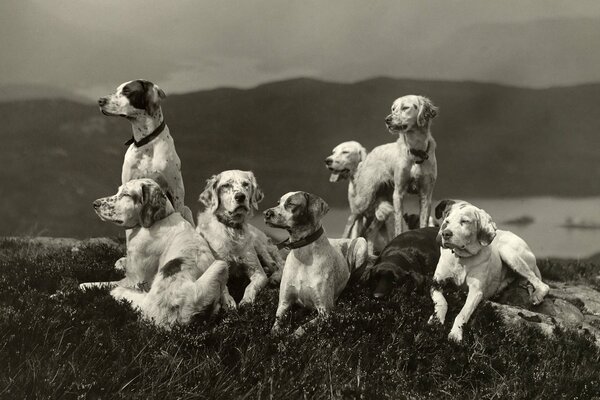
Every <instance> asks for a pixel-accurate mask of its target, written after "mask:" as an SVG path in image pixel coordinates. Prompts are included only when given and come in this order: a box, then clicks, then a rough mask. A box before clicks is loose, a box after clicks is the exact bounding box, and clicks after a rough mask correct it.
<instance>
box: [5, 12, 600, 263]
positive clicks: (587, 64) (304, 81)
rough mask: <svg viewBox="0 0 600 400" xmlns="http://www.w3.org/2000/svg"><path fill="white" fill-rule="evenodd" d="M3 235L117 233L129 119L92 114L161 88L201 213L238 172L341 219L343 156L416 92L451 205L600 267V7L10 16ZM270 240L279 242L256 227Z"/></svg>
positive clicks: (334, 230)
mask: <svg viewBox="0 0 600 400" xmlns="http://www.w3.org/2000/svg"><path fill="white" fill-rule="evenodd" d="M0 15H1V16H2V23H1V24H0V35H1V37H2V40H0V52H1V53H0V54H2V62H0V120H1V121H2V123H1V124H0V143H1V145H0V160H2V168H0V188H1V195H2V196H1V197H0V221H1V222H0V235H48V236H71V237H93V236H103V235H111V236H115V235H122V232H121V230H120V229H118V228H115V227H112V226H110V225H108V224H106V223H102V222H101V221H99V220H98V218H97V217H96V216H95V214H94V213H93V209H92V207H91V202H92V201H93V200H94V199H96V198H98V197H102V196H106V195H109V194H112V193H114V192H115V190H116V187H117V186H118V185H119V184H120V170H121V165H122V160H123V155H124V152H125V146H124V145H123V143H124V142H125V141H126V140H127V139H128V138H129V136H130V127H129V124H128V122H126V121H125V120H121V119H117V118H108V117H105V116H103V115H102V114H101V113H100V112H99V110H98V108H97V106H96V104H95V101H96V99H97V98H98V97H100V96H102V95H106V94H108V93H110V92H111V91H113V90H114V88H115V87H116V86H117V85H118V84H120V83H121V82H124V81H128V80H131V79H136V78H144V79H148V80H151V81H153V82H155V83H157V84H158V85H160V86H161V88H163V89H164V90H165V92H166V93H167V95H168V97H167V98H166V99H165V100H164V102H163V111H164V113H165V118H166V121H167V123H168V125H169V127H170V130H171V132H172V134H173V136H174V138H175V143H176V147H177V151H178V153H179V155H180V158H181V160H182V164H183V167H182V171H183V177H184V181H185V185H186V202H187V203H188V205H189V206H190V207H191V208H192V210H194V211H195V210H197V209H198V206H197V198H198V195H199V193H200V192H201V191H202V188H203V187H204V182H205V180H206V179H207V178H209V177H210V176H211V175H213V174H216V173H218V172H219V171H221V170H224V169H231V168H239V169H251V170H253V171H254V172H255V173H256V175H257V177H258V180H259V183H260V184H261V186H262V187H263V189H264V192H265V194H266V198H265V200H264V202H263V203H262V204H261V209H265V208H267V206H270V205H272V204H273V203H274V202H275V201H276V199H277V198H279V197H280V195H281V194H283V193H285V192H288V191H291V190H306V191H311V192H314V193H316V194H319V195H320V196H322V197H323V198H324V199H326V200H327V202H328V203H329V204H330V205H331V206H332V212H331V213H330V214H329V215H328V217H327V220H326V222H325V225H326V229H327V230H328V233H329V234H330V235H331V236H335V235H339V233H341V227H342V224H343V221H344V219H345V214H346V210H345V207H346V204H347V201H346V184H344V183H338V184H332V183H330V182H329V181H328V176H329V174H328V171H327V170H326V169H325V168H324V164H323V160H324V158H325V157H326V156H327V155H328V154H329V153H330V150H331V149H332V148H333V147H334V146H335V145H336V144H338V143H340V142H342V141H346V140H358V141H360V142H361V143H362V144H363V145H364V146H365V147H367V148H368V149H372V148H373V147H374V146H377V145H379V144H383V143H386V142H390V141H392V140H394V137H392V136H391V135H390V134H389V133H388V132H387V130H386V129H385V124H384V122H383V119H384V118H385V116H386V115H387V114H388V112H389V107H390V105H391V103H392V101H393V100H394V99H395V98H396V97H399V96H402V95H405V94H422V95H425V96H427V97H430V98H431V99H432V100H433V102H434V103H435V104H436V105H437V106H438V107H439V108H440V112H439V115H438V117H437V118H436V119H435V120H434V124H433V128H432V131H433V135H434V137H435V139H436V141H437V143H438V149H437V153H436V155H437V158H438V165H439V177H438V182H437V185H436V189H435V192H434V196H435V198H436V199H441V198H446V197H451V198H462V199H466V200H470V201H473V202H474V203H476V204H477V205H479V206H481V207H483V208H485V209H486V210H487V211H489V212H490V213H491V214H492V216H493V217H494V218H495V220H496V222H497V223H498V225H499V227H501V228H506V229H511V230H513V231H515V232H517V233H518V234H520V235H521V236H523V237H524V238H525V240H526V241H527V242H529V243H530V244H531V246H532V248H533V250H534V251H535V252H536V254H538V255H544V256H568V257H582V258H585V257H588V256H590V255H592V254H594V253H596V252H598V251H599V250H600V229H599V228H600V155H599V152H598V149H599V148H600V135H599V132H600V117H599V116H600V113H599V112H598V104H599V102H600V68H598V65H600V51H599V50H598V49H599V47H598V43H600V3H598V2H597V1H577V2H565V1H549V0H540V1H497V2H489V1H488V2H482V1H479V0H469V1H453V2H448V1H422V2H421V1H419V2H416V1H415V2H412V1H411V2H408V1H376V2H365V1H327V2H324V1H294V2H282V1H277V0H265V1H252V2H241V1H202V2H198V1H183V0H182V1H175V2H153V1H138V0H132V1H127V2H124V1H118V0H106V1H101V2H100V1H96V0H94V1H92V0H57V1H51V2H50V1H44V0H35V1H34V0H21V1H13V0H8V1H3V2H2V3H0ZM256 223H257V225H258V226H259V227H261V228H264V225H263V224H262V222H261V221H260V218H257V219H256Z"/></svg>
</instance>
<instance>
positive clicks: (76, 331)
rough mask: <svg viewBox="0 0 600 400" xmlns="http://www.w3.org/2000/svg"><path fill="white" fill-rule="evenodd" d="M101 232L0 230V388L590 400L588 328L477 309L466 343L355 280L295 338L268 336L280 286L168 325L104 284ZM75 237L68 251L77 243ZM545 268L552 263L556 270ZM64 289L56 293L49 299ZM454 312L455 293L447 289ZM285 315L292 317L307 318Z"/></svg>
mask: <svg viewBox="0 0 600 400" xmlns="http://www.w3.org/2000/svg"><path fill="white" fill-rule="evenodd" d="M106 242H107V241H104V244H102V243H99V242H96V243H95V244H91V245H88V246H82V245H79V246H73V245H72V244H69V245H68V246H66V247H58V248H50V249H49V250H48V249H46V250H44V251H43V252H40V245H39V244H35V243H33V242H32V243H31V244H30V245H27V244H24V243H23V241H12V240H6V239H2V240H0V280H1V281H2V285H0V342H1V343H2V346H0V366H1V368H0V398H6V399H25V398H52V399H58V398H103V399H104V398H115V399H120V398H122V399H164V398H178V399H242V398H273V399H303V398H308V399H325V398H327V399H330V398H336V399H338V398H345V399H381V398H390V399H431V398H435V399H457V398H465V399H466V398H469V399H471V398H477V399H496V398H501V399H524V398H540V399H550V398H552V399H554V398H557V399H591V398H597V397H594V396H599V395H600V392H599V388H600V380H599V379H600V378H599V377H600V363H599V362H598V357H599V353H598V349H597V347H596V346H595V345H594V343H593V341H592V340H591V338H586V337H584V336H578V335H577V334H575V333H573V332H568V331H559V332H558V333H557V335H556V337H555V338H553V339H549V338H547V337H545V336H544V335H543V334H542V333H541V332H540V331H539V330H537V329H533V328H527V329H514V328H509V327H507V326H505V325H504V324H503V323H502V322H501V318H500V317H499V316H498V315H497V314H496V313H495V311H494V310H493V309H492V308H491V307H490V306H489V305H488V304H487V303H484V304H482V305H481V306H479V307H478V308H477V310H476V312H475V313H474V315H473V318H472V319H471V321H470V322H469V324H468V326H467V327H466V329H465V339H464V342H463V344H461V345H456V344H453V343H449V342H448V341H447V338H446V336H447V334H448V331H449V329H450V325H448V324H447V325H445V326H443V327H442V326H439V325H434V326H429V325H427V318H428V316H429V315H430V314H431V312H432V307H433V306H432V303H431V299H430V298H429V296H428V294H427V293H426V292H427V291H425V293H415V292H412V291H411V290H410V289H409V288H408V287H402V288H399V289H397V290H396V291H395V292H394V294H393V296H392V297H391V298H389V299H386V300H383V301H377V300H374V299H372V298H371V297H370V296H369V295H368V291H367V290H366V289H365V288H364V287H352V288H350V289H348V290H346V291H345V292H344V293H343V294H342V295H341V297H340V299H339V301H338V305H337V306H336V311H335V313H333V315H332V317H331V318H330V320H328V321H326V322H323V323H320V324H319V325H318V326H317V327H316V328H315V329H311V330H308V331H307V333H306V335H305V336H304V337H303V338H301V339H294V338H292V337H290V336H284V337H282V338H277V339H276V338H272V337H271V336H270V335H269V330H270V328H271V326H272V324H273V322H274V315H275V308H276V305H277V293H278V291H277V289H273V288H270V289H265V290H264V291H263V292H261V293H260V294H259V296H258V299H257V303H256V304H255V306H253V307H249V308H246V309H243V310H241V311H240V312H239V313H228V314H221V315H220V316H218V317H217V318H216V319H215V320H213V321H194V322H193V323H192V324H191V325H190V326H187V327H176V328H175V329H174V330H172V331H171V332H166V331H163V330H160V329H157V328H155V327H154V326H152V325H151V324H149V323H146V322H142V321H140V320H139V318H138V315H137V314H136V313H135V312H133V311H132V310H131V308H129V307H128V306H127V305H126V304H124V303H119V302H116V301H115V300H113V298H112V297H111V296H110V295H109V294H108V292H107V290H105V289H95V290H89V291H86V292H81V291H79V290H78V289H77V286H76V285H77V284H78V283H80V282H86V281H90V280H114V279H118V275H117V272H115V270H114V268H113V264H114V261H115V260H116V259H118V258H119V257H120V256H121V254H122V249H119V248H118V247H115V246H108V245H107V244H106ZM72 247H73V248H72ZM597 268H598V265H597V264H595V265H592V264H586V263H581V262H572V261H566V260H563V261H548V260H542V261H541V262H540V269H541V270H542V274H543V275H544V276H545V277H549V278H552V279H557V278H559V279H563V280H566V279H569V280H571V279H573V280H577V281H581V280H583V281H588V283H593V280H592V278H593V277H594V276H595V275H596V273H597ZM553 271H554V273H553ZM57 290H60V291H61V293H60V294H58V295H56V296H53V295H55V294H56V293H57ZM447 298H448V301H449V305H450V310H449V314H448V321H452V320H453V318H454V316H455V315H456V314H457V313H458V311H459V310H460V306H461V305H462V304H463V302H464V295H461V294H459V293H457V292H451V291H448V292H447ZM312 317H313V315H312V314H309V315H304V316H303V315H301V313H299V312H294V313H293V315H292V316H291V318H290V320H289V321H288V322H289V323H290V324H291V325H292V326H293V327H295V326H297V325H298V324H300V323H301V322H303V321H305V320H307V319H308V318H312Z"/></svg>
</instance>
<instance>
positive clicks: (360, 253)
mask: <svg viewBox="0 0 600 400" xmlns="http://www.w3.org/2000/svg"><path fill="white" fill-rule="evenodd" d="M328 210H329V206H328V205H327V203H326V202H325V201H324V200H323V199H321V198H320V197H318V196H316V195H314V194H311V193H307V192H290V193H286V194H285V195H283V196H282V197H281V199H280V200H279V204H278V205H277V206H276V207H273V208H269V209H268V210H266V211H265V212H264V215H265V223H266V224H267V225H269V226H272V227H275V228H281V229H285V230H287V231H288V233H289V235H290V237H289V238H288V239H287V240H286V241H284V242H282V243H280V244H279V245H278V246H279V247H285V248H288V249H290V253H289V254H288V256H287V258H286V260H285V267H284V268H283V275H282V277H281V285H280V288H279V304H278V306H277V312H276V315H275V323H274V325H273V328H272V330H271V333H272V334H273V335H279V334H280V333H281V332H282V322H283V318H284V316H285V314H286V313H287V312H288V311H289V309H290V308H291V307H292V306H293V305H294V304H298V305H301V306H303V307H306V308H309V309H316V310H317V313H318V315H317V317H316V318H314V319H313V320H311V321H310V322H308V323H307V324H305V325H304V326H300V327H299V328H298V329H297V330H296V331H295V333H294V334H295V335H296V336H301V335H302V334H303V333H304V332H305V330H306V328H308V327H309V326H312V325H314V324H316V323H317V321H318V320H319V319H323V318H327V316H328V315H329V314H330V312H331V310H332V309H333V307H334V304H335V301H336V299H337V298H338V296H339V295H340V293H341V292H342V290H343V289H344V288H345V287H346V284H347V283H348V281H349V279H350V277H351V275H352V272H353V271H355V270H361V271H362V270H364V268H365V266H366V265H367V263H368V261H369V257H368V251H367V242H366V240H365V239H364V238H356V239H352V240H349V239H345V240H337V241H335V244H334V243H332V242H330V240H329V239H327V237H326V236H325V232H324V229H323V227H322V225H321V218H323V216H324V215H325V214H326V213H327V212H328ZM344 252H345V253H344Z"/></svg>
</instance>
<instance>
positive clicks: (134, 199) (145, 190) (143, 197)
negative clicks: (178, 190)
mask: <svg viewBox="0 0 600 400" xmlns="http://www.w3.org/2000/svg"><path fill="white" fill-rule="evenodd" d="M93 205H94V210H95V211H96V214H98V216H99V217H100V219H101V220H103V221H106V222H112V223H113V224H115V225H119V226H122V227H123V228H126V229H131V228H135V227H137V226H142V227H144V228H149V227H151V226H152V225H153V224H154V222H156V221H159V220H161V219H163V218H166V217H167V216H168V215H170V214H172V213H173V212H174V209H173V206H172V205H171V203H170V202H169V201H168V200H167V196H166V195H165V193H164V192H163V190H162V189H161V188H160V186H159V185H158V183H156V182H155V181H153V180H152V179H134V180H131V181H129V182H127V183H125V184H124V185H121V186H120V187H119V190H118V191H117V194H115V195H113V196H109V197H103V198H101V199H98V200H95V201H94V203H93Z"/></svg>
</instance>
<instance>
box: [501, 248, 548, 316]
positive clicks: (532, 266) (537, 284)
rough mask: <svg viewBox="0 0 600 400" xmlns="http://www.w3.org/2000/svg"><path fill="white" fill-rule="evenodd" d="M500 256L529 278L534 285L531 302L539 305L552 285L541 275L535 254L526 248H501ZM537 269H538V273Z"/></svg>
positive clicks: (517, 271)
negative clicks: (547, 283) (544, 280)
mask: <svg viewBox="0 0 600 400" xmlns="http://www.w3.org/2000/svg"><path fill="white" fill-rule="evenodd" d="M499 250H500V258H502V261H504V262H505V263H506V265H508V266H509V267H510V269H512V270H513V271H515V272H516V273H517V274H519V275H521V276H522V277H523V278H525V279H527V281H528V282H529V283H531V285H532V286H533V289H534V290H533V293H531V296H530V298H531V302H532V303H533V305H538V304H540V303H541V302H542V301H544V297H546V295H547V294H548V292H549V291H550V286H548V285H546V284H545V283H544V282H542V280H541V279H540V276H539V270H538V268H537V265H536V263H535V256H534V255H533V253H531V252H530V251H527V250H525V249H519V250H515V249H512V248H509V249H504V248H500V249H499ZM535 271H538V273H537V274H536V273H535Z"/></svg>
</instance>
